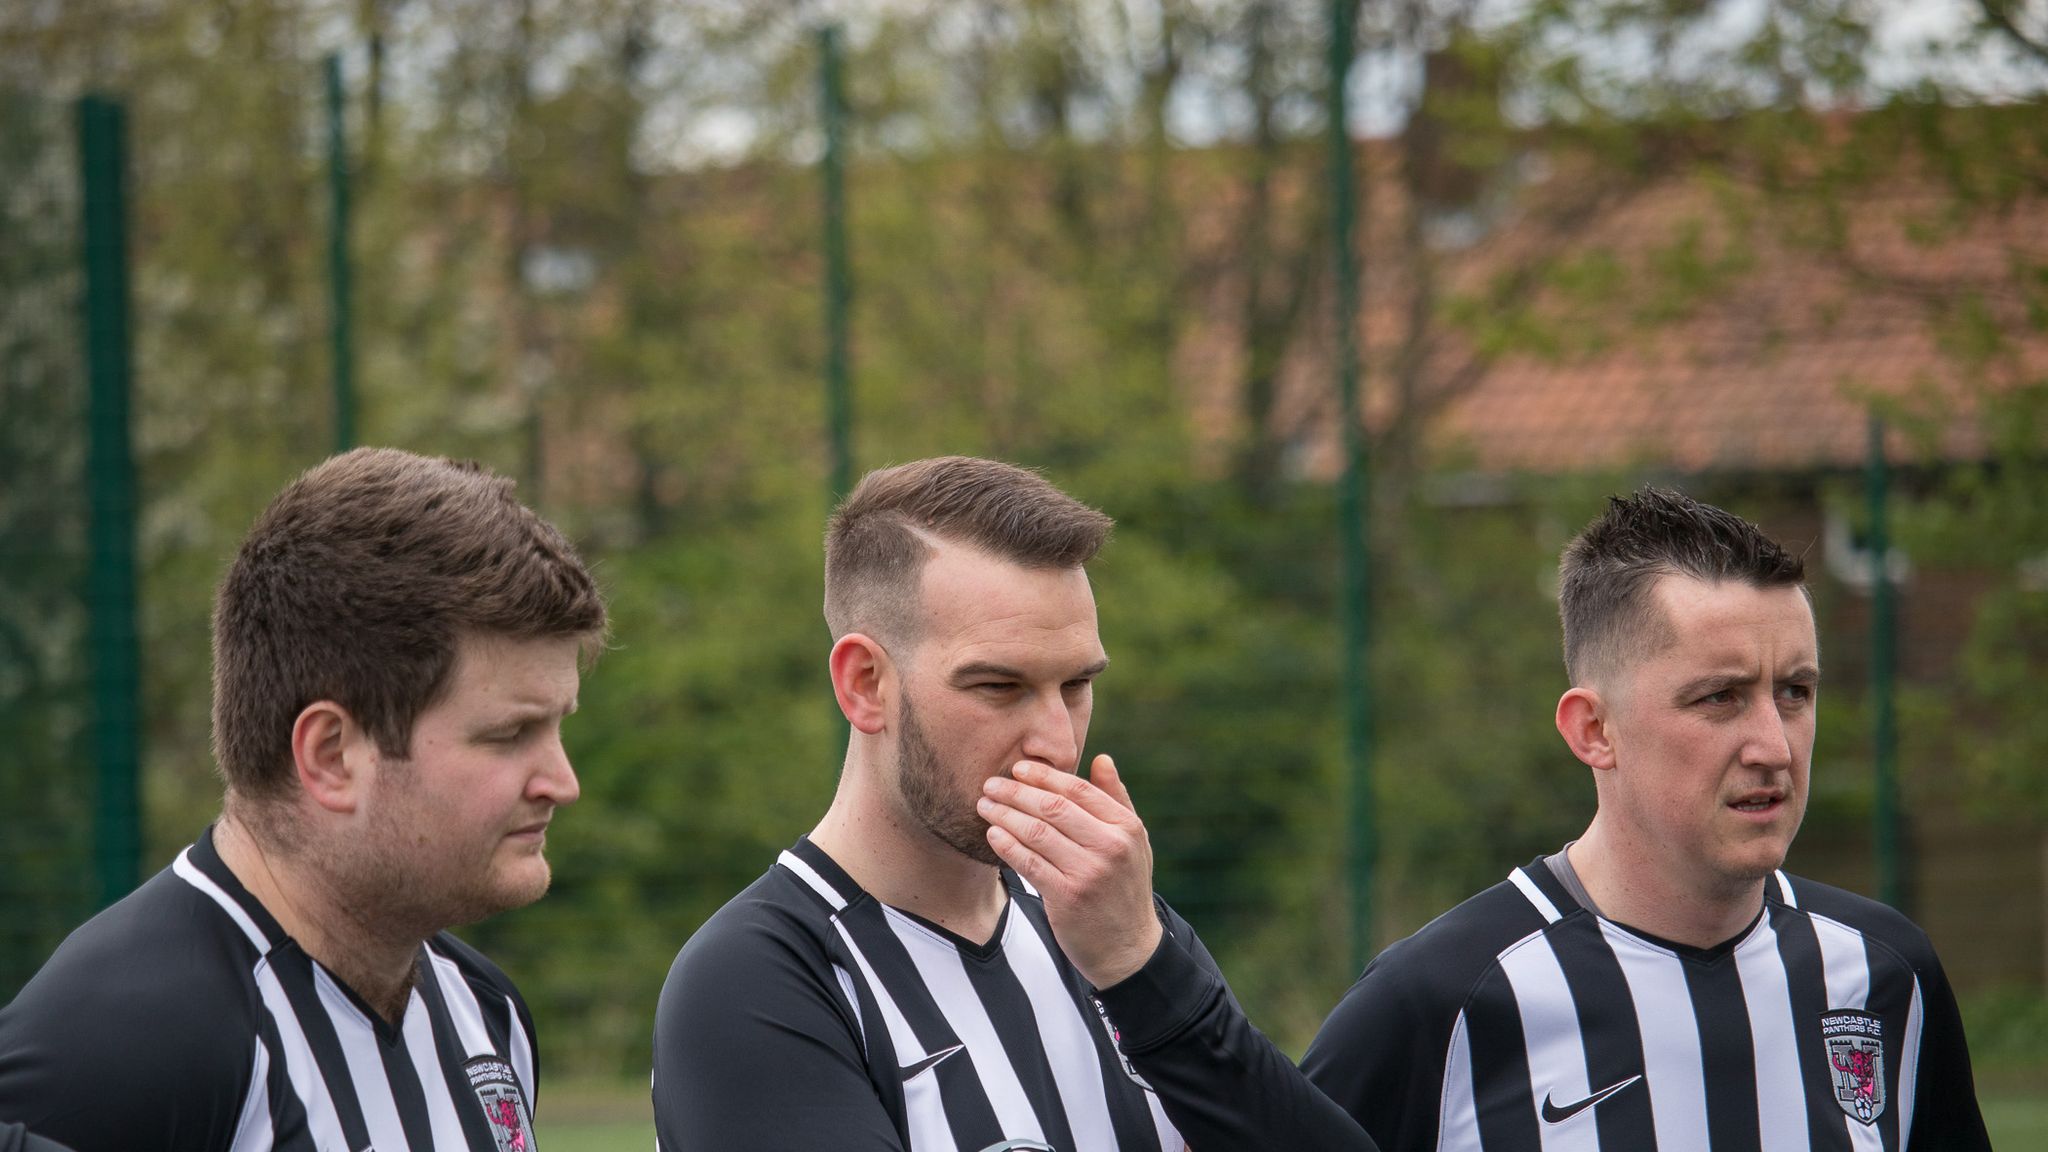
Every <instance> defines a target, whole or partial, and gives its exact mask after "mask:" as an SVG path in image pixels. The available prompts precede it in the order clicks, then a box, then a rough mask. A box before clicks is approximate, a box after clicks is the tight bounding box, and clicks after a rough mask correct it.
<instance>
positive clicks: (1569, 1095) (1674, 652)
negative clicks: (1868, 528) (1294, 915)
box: [1303, 488, 1989, 1152]
mask: <svg viewBox="0 0 2048 1152" xmlns="http://www.w3.org/2000/svg"><path fill="white" fill-rule="evenodd" d="M1560 577H1561V578H1560V581H1559V590H1558V603H1559V614H1560V615H1561V617H1562V619H1563V625H1564V660H1565V668H1566V671H1567V672H1568V674H1569V675H1570V678H1571V687H1570V689H1569V690H1568V691H1566V692H1565V693H1564V695H1563V697H1562V698H1561V699H1560V700H1559V701H1558V704H1557V729H1558V732H1559V733H1560V734H1562V735H1563V737H1564V740H1565V743H1566V745H1567V746H1569V747H1570V748H1571V751H1572V754H1573V755H1574V756H1576V757H1578V758H1579V760H1581V761H1583V762H1584V763H1585V764H1586V765H1587V766H1588V767H1589V768H1591V769H1592V772H1593V787H1594V792H1595V795H1596V797H1597V809H1596V811H1595V814H1594V816H1593V820H1592V823H1591V824H1590V825H1589V826H1588V827H1587V829H1586V831H1585V833H1584V834H1583V835H1582V836H1580V837H1579V838H1578V839H1577V840H1574V841H1572V842H1571V843H1569V844H1567V845H1565V847H1564V848H1563V849H1562V850H1560V851H1558V852H1557V853H1555V854H1554V855H1551V856H1547V857H1541V858H1538V859H1537V860H1535V861H1532V862H1531V863H1529V864H1528V865H1525V866H1523V867H1520V868H1517V869H1515V870H1514V871H1513V872H1512V873H1510V874H1509V877H1508V879H1507V880H1505V881H1503V882H1502V883H1500V884H1497V885H1495V886H1493V887H1492V888H1489V889H1487V890H1486V891H1484V892H1481V893H1480V894H1478V895H1477V896H1474V897H1472V898H1471V899H1469V900H1467V901H1465V902H1464V903H1463V904H1460V905H1458V906H1457V907H1456V908H1454V909H1452V910H1451V911H1449V912H1447V913H1445V914H1444V915H1443V916H1441V917H1439V918H1437V919H1436V920H1435V921H1434V922H1432V923H1431V924H1429V925H1428V926H1427V927H1425V928H1423V929H1422V930H1421V931H1420V932H1418V933H1416V934H1415V935H1414V936H1411V937H1409V938H1408V939H1406V940H1403V941H1401V942H1400V943H1398V944H1395V945H1393V946H1392V947H1390V948H1388V949H1387V950H1386V951H1384V952H1382V953H1381V954H1380V955H1379V956H1378V957H1377V958H1376V959H1375V960H1374V961H1373V962H1372V963H1371V965H1370V966H1368V967H1367V968H1366V971H1365V974H1364V975H1363V976H1362V977H1361V978H1360V979H1359V981H1358V983H1357V984H1355V985H1354V986H1353V987H1352V989H1351V991H1350V992H1349V993H1347V994H1346V995H1345V997H1344V999H1343V1001H1342V1002H1341V1003H1340V1004H1339V1005H1338V1006H1337V1009H1336V1011H1335V1012H1333V1013H1332V1014H1331V1016H1330V1018H1329V1020H1327V1021H1326V1022H1325V1023H1324V1025H1323V1029H1322V1032H1321V1034H1320V1035H1319V1036H1317V1038H1316V1040H1315V1043H1314V1044H1313V1045H1311V1046H1310V1048H1309V1051H1308V1055H1307V1057H1306V1058H1305V1060H1304V1061H1303V1068H1304V1069H1305V1070H1306V1071H1307V1072H1308V1073H1309V1075H1310V1076H1311V1077H1312V1078H1313V1079H1314V1080H1315V1082H1316V1084H1317V1085H1318V1086H1319V1087H1321V1088H1322V1089H1323V1090H1324V1091H1325V1092H1326V1093H1328V1094H1329V1095H1330V1097H1332V1098H1333V1099H1335V1100H1336V1101H1337V1102H1338V1103H1339V1104H1341V1105H1343V1106H1344V1107H1345V1108H1347V1109H1348V1110H1349V1111H1350V1112H1351V1114H1352V1115H1354V1116H1355V1117H1357V1118H1358V1120H1359V1121H1360V1122H1361V1123H1362V1124H1363V1125H1364V1126H1365V1128H1366V1129H1367V1130H1368V1131H1369V1132H1371V1133H1372V1134H1373V1136H1374V1137H1375V1138H1376V1139H1377V1140H1378V1142H1379V1143H1380V1145H1381V1147H1383V1148H1387V1149H1390V1150H1400V1152H1410V1150H1415V1152H1419V1150H1423V1149H1467V1150H1472V1152H1539V1150H1541V1152H1554V1150H1557V1149H1596V1148H1602V1149H1615V1148H1628V1149H1638V1148H1641V1149H1649V1148H1656V1149H1665V1150H1667V1152H1668V1150H1670V1149H1700V1150H1710V1152H1728V1150H1732V1149H1744V1150H1749V1152H1757V1150H1764V1152H1769V1150H1774V1149H1788V1150H1789V1149H1800V1150H1806V1149H1843V1150H1851V1149H1854V1150H1864V1149H1867V1150H1869V1152H1878V1150H1880V1149H1883V1150H1895V1152H1936V1150H1946V1149H1956V1150H1970V1152H1976V1150H1982V1149H1987V1148H1988V1147H1989V1142H1988V1140H1987V1139H1986V1136H1985V1132H1984V1123H1983V1119H1982V1117H1981V1116H1980V1114H1979V1111H1978V1107H1977V1098H1976V1092H1975V1089H1974V1086H1973V1084H1972V1081H1971V1076H1970V1057H1969V1052H1968V1049H1967V1048H1966V1047H1965V1044H1964V1040H1963V1030H1962V1022H1961V1019H1960V1018H1959V1016H1958V1014H1957V1011H1956V1003H1955V997H1954V995H1953V994H1952V993H1951V991H1950V989H1949V984H1948V979H1947V977H1946V976H1945V975H1944V974H1943V972H1942V968H1941V963H1940V961H1939V960H1938V959H1937V958H1936V957H1935V953H1934V948H1933V946H1932V945H1931V944H1930V943H1929V942H1928V940H1927V937H1926V935H1925V934H1924V933H1922V932H1921V931H1920V929H1919V928H1918V927H1916V926H1915V925H1914V924H1913V923H1912V922H1911V921H1909V920H1908V919H1906V917H1904V916H1902V915H1900V914H1899V913H1898V912H1896V911H1894V910H1893V909H1891V908H1889V907H1886V906H1885V905H1882V904H1879V903H1876V902H1875V901H1871V900H1867V899H1864V898H1863V897H1860V896H1856V895H1852V894H1851V893H1848V892H1844V891H1842V890H1841V889H1838V888H1831V887H1829V886H1827V885H1825V884H1817V883H1814V882H1813V881H1811V880H1806V879H1803V878H1799V877H1793V876H1788V875H1786V874H1785V873H1784V872H1783V871H1782V870H1781V866H1782V865H1783V863H1784V860H1785V854H1786V851H1787V849H1789V848H1790V847H1791V844H1792V838H1793V835H1794V834H1795V833H1796V832H1797V831H1798V830H1799V822H1800V818H1801V816H1802V815H1803V814H1804V813H1805V810H1806V797H1807V785H1808V774H1809V770H1810V768H1811V766H1812V754H1813V742H1814V714H1815V709H1816V707H1817V693H1818V690H1819V687H1820V647H1819V643H1818V641H1817V639H1816V635H1815V630H1814V619H1813V608H1812V605H1811V603H1810V602H1809V600H1808V596H1807V591H1806V588H1805V586H1804V584H1803V583H1802V580H1803V569H1802V565H1801V562H1800V560H1799V558H1798V557H1796V556H1793V555H1791V554H1789V553H1787V552H1786V551H1785V550H1784V549H1783V548H1780V547H1779V546H1778V545H1777V544H1776V543H1774V542H1773V541H1772V540H1771V539H1770V538H1769V537H1767V536H1765V535H1764V534H1763V533H1762V532H1761V531H1760V530H1758V529H1757V528H1756V526H1755V525H1753V524H1750V523H1747V522H1745V521H1743V520H1742V519H1740V518H1738V517H1736V516H1733V515H1730V514H1729V513H1727V512H1724V511H1722V510H1721V509H1719V508H1715V507H1712V506H1710V505H1706V504H1702V503H1700V502H1698V501H1696V500H1693V499H1691V498H1689V497H1686V496H1684V495H1682V494H1680V493H1677V492H1672V491H1666V490H1662V489H1657V488H1644V489H1642V490H1640V491H1638V492H1636V493H1635V494H1634V495H1632V496H1629V497H1626V498H1616V499H1613V500H1612V501H1610V503H1609V505H1608V508H1607V511H1606V513H1605V514H1604V515H1602V516H1601V517H1600V518H1598V519H1597V520H1595V521H1594V522H1593V523H1592V524H1591V525H1589V526H1588V527H1587V528H1586V529H1585V531H1583V532H1582V533H1580V534H1579V536H1578V537H1577V538H1576V539H1575V540H1573V541H1572V542H1571V544H1570V546H1569V547H1567V548H1566V549H1565V552H1564V556H1563V560H1562V563H1561V565H1560Z"/></svg>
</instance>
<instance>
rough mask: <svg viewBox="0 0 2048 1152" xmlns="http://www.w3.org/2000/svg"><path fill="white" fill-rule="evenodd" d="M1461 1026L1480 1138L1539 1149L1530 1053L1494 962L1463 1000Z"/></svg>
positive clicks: (1508, 990)
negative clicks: (1468, 1040) (1468, 1049)
mask: <svg viewBox="0 0 2048 1152" xmlns="http://www.w3.org/2000/svg"><path fill="white" fill-rule="evenodd" d="M1465 1030H1466V1032H1467V1033H1468V1034H1469V1035H1470V1037H1471V1048H1472V1085H1473V1090H1474V1091H1475V1092H1477V1093H1479V1096H1478V1098H1477V1099H1475V1100H1474V1101H1473V1102H1472V1106H1473V1107H1474V1108H1475V1109H1476V1111H1477V1112H1478V1119H1479V1140H1480V1143H1481V1144H1483V1145H1484V1146H1486V1147H1488V1148H1539V1147H1541V1146H1542V1137H1541V1135H1540V1134H1539V1133H1538V1131H1537V1128H1536V1124H1537V1120H1536V1097H1535V1093H1534V1092H1533V1091H1532V1090H1531V1088H1530V1087H1529V1055H1528V1050H1527V1049H1526V1048H1525V1047H1524V1046H1523V1035H1522V1013H1521V1009H1520V1008H1519V1007H1517V1005H1516V1002H1515V991H1514V988H1513V986H1511V985H1510V984H1509V983H1508V977H1507V973H1506V972H1504V971H1502V970H1501V968H1500V966H1499V965H1498V964H1496V965H1495V966H1494V967H1493V968H1492V969H1491V970H1489V971H1488V972H1487V973H1486V975H1485V976H1483V977H1481V978H1480V980H1479V983H1478V985H1477V986H1476V987H1475V988H1473V990H1472V996H1471V998H1470V999H1468V1000H1466V1002H1465Z"/></svg>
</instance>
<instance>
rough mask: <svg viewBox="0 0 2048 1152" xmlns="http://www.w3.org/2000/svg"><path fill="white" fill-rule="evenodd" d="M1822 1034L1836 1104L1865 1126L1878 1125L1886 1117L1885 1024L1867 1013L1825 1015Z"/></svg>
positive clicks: (1840, 1012)
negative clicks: (1883, 1116) (1879, 1120)
mask: <svg viewBox="0 0 2048 1152" xmlns="http://www.w3.org/2000/svg"><path fill="white" fill-rule="evenodd" d="M1820 1034H1821V1039H1822V1040H1823V1041H1824V1042H1825V1043H1826V1048H1827V1058H1828V1075H1829V1076H1831V1077H1833V1079H1834V1084H1835V1102H1836V1103H1838V1104H1840V1105H1841V1106H1842V1111H1844V1112H1847V1113H1848V1114H1849V1115H1851V1116H1854V1117H1855V1118H1856V1119H1858V1120H1861V1121H1862V1122H1863V1123H1865V1124H1875V1123H1877V1118H1878V1117H1879V1116H1882V1115H1884V1021H1882V1020H1879V1019H1878V1018H1877V1017H1875V1016H1872V1015H1871V1014H1870V1013H1868V1012H1857V1011H1853V1010H1848V1009H1844V1010H1841V1011H1836V1012H1824V1013H1822V1014H1821V1018H1820Z"/></svg>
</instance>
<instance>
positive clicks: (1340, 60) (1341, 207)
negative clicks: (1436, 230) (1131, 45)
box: [1326, 0, 1379, 971]
mask: <svg viewBox="0 0 2048 1152" xmlns="http://www.w3.org/2000/svg"><path fill="white" fill-rule="evenodd" d="M1357 15H1358V9H1357V7H1356V0H1330V43H1329V90H1328V105H1329V107H1328V111H1327V113H1326V121H1327V136H1328V144H1329V161H1330V216H1331V238H1330V243H1331V250H1332V253H1333V255H1334V256H1335V258H1336V280H1337V395H1338V399H1339V401H1340V404H1339V411H1340V412H1341V414H1342V415H1341V423H1342V424H1343V430H1344V476H1343V480H1342V482H1341V484H1342V486H1341V488H1340V491H1339V494H1338V500H1337V516H1338V519H1339V522H1340V523H1339V530H1340V532H1341V533H1342V541H1343V546H1344V582H1343V588H1344V592H1343V596H1344V605H1343V612H1344V717H1345V742H1344V748H1345V753H1346V755H1345V760H1346V763H1347V765H1348V766H1349V769H1350V785H1351V805H1350V821H1349V823H1350V853H1349V861H1348V863H1349V867H1350V881H1351V966H1352V970H1353V971H1357V970H1358V969H1360V968H1363V967H1364V966H1365V961H1366V959H1367V958H1368V956H1369V955H1370V954H1371V949H1372V887H1373V871H1374V867H1375V865H1376V864H1377V861H1378V855H1379V843H1378V830H1377V828H1376V820H1377V817H1376V814H1375V812H1374V807H1375V804H1374V796H1373V779H1372V688H1371V674H1372V672H1371V669H1372V665H1371V662H1370V660H1369V658H1368V655H1369V651H1370V649H1369V645H1370V643H1371V630H1372V606H1371V602H1370V600H1369V597H1370V594H1371V590H1370V587H1369V585H1368V581H1367V576H1368V571H1367V563H1368V560H1367V540H1368V534H1367V526H1368V521H1367V518H1368V517H1369V516H1370V515H1371V495H1370V491H1369V488H1370V479H1369V477H1368V475H1367V471H1366V459H1365V434H1364V427H1363V425H1362V423H1361V421H1360V418H1359V407H1358V376H1359V371H1358V309H1359V299H1360V293H1359V283H1358V260H1357V256H1356V254H1355V253H1354V251H1353V249H1352V240H1351V231H1352V215H1353V205H1352V187H1351V162H1352V157H1351V127H1350V117H1349V115H1348V114H1347V110H1346V104H1345V90H1346V85H1347V82H1348V80H1349V78H1350V75H1351V42H1352V39H1353V37H1354V36H1355V35H1356V22H1357Z"/></svg>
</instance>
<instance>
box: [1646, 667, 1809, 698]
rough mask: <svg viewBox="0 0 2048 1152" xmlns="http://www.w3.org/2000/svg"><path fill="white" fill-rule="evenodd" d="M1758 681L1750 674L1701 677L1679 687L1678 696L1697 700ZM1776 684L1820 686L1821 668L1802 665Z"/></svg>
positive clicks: (1729, 673) (1735, 673)
mask: <svg viewBox="0 0 2048 1152" xmlns="http://www.w3.org/2000/svg"><path fill="white" fill-rule="evenodd" d="M1758 679H1759V677H1757V676H1755V675H1753V674H1751V673H1748V672H1724V673H1719V674H1717V675H1712V676H1701V677H1700V678H1698V679H1697V680H1688V681H1686V682H1685V683H1683V684H1681V685H1679V686H1678V691H1677V693H1676V696H1677V698H1678V699H1680V700H1697V699H1699V698H1700V697H1702V696H1710V695H1712V694H1714V693H1716V692H1723V691H1726V690H1727V689H1730V688H1743V687H1747V686H1748V685H1751V684H1754V683H1756V682H1757V680H1758ZM1776 682H1777V683H1779V684H1804V685H1808V686H1811V685H1814V684H1818V683H1820V668H1819V667H1817V666H1815V665H1812V664H1802V665H1800V666H1799V667H1797V668H1794V669H1793V670H1792V671H1791V672H1790V673H1789V674H1788V675H1785V676H1781V677H1777V678H1776Z"/></svg>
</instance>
